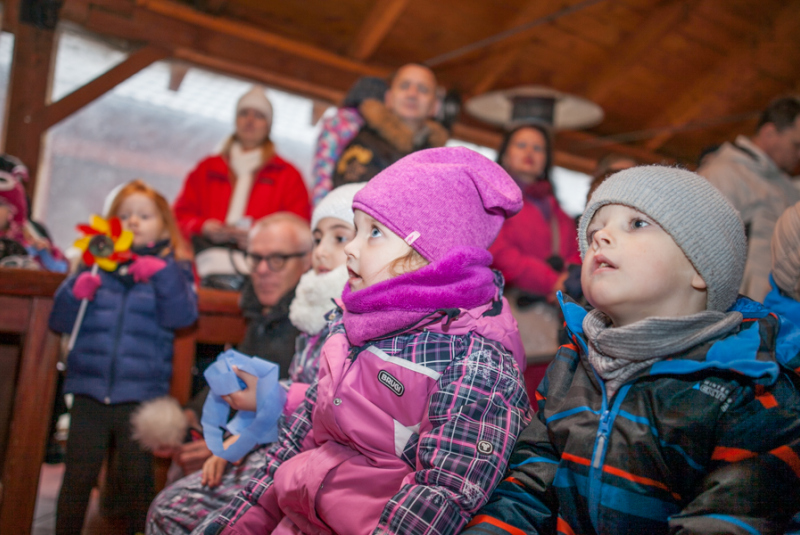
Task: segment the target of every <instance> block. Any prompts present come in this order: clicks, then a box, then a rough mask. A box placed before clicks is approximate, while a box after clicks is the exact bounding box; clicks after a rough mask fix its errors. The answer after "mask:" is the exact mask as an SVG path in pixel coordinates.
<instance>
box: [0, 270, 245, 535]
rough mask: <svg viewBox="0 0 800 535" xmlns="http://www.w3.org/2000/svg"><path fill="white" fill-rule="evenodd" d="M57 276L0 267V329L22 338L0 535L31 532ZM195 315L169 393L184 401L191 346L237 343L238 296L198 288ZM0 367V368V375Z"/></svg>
mask: <svg viewBox="0 0 800 535" xmlns="http://www.w3.org/2000/svg"><path fill="white" fill-rule="evenodd" d="M63 280H64V276H63V275H58V274H54V273H47V272H38V271H27V270H17V269H0V333H11V334H16V335H19V336H20V339H21V343H20V346H21V348H20V349H21V352H20V353H19V358H18V360H19V366H18V369H19V373H18V374H17V378H16V381H13V386H14V391H13V409H12V411H11V418H10V426H9V435H8V437H9V438H8V445H7V447H6V450H5V455H4V459H2V461H3V462H2V480H0V485H2V487H0V533H2V534H3V535H5V534H6V533H8V534H11V533H14V534H28V533H30V531H31V523H32V521H33V512H34V505H35V502H36V491H37V488H38V485H39V472H40V469H41V465H42V461H43V459H44V452H45V448H46V445H47V433H48V430H49V424H50V411H51V409H52V406H53V396H54V395H55V386H56V374H57V369H56V364H57V361H58V352H59V336H58V335H56V334H55V333H53V332H52V331H50V330H48V328H47V319H48V317H49V315H50V310H51V309H52V307H53V295H54V294H55V291H56V289H57V288H58V285H59V284H60V283H61V281H63ZM198 298H199V299H198V307H199V310H200V317H199V319H198V321H197V323H196V324H195V325H193V326H192V327H190V328H187V329H182V330H180V331H179V332H178V333H177V335H176V337H175V355H174V360H173V376H172V383H171V385H170V393H171V395H173V396H174V397H175V398H177V399H178V401H180V402H181V403H185V402H186V401H187V400H188V398H189V394H190V390H191V381H192V379H191V370H192V366H193V365H194V356H195V343H196V342H206V343H215V344H225V343H231V344H236V343H238V342H239V341H240V340H241V339H242V338H243V336H244V330H245V324H244V319H243V318H242V316H241V311H240V309H239V304H238V300H239V295H238V294H237V293H234V292H222V291H218V290H208V289H205V288H200V289H199V290H198ZM5 372H6V370H0V373H5Z"/></svg>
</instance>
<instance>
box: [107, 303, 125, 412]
mask: <svg viewBox="0 0 800 535" xmlns="http://www.w3.org/2000/svg"><path fill="white" fill-rule="evenodd" d="M127 302H128V290H125V291H124V294H123V297H122V306H121V307H120V310H119V314H118V315H117V327H116V330H115V331H114V351H113V352H112V353H111V368H110V370H109V380H108V391H107V392H106V397H105V399H104V400H103V402H104V403H105V404H106V405H110V404H111V392H113V390H114V379H116V377H115V375H116V373H117V351H118V350H119V339H120V338H121V332H120V331H121V330H122V321H123V320H124V319H125V309H126V308H127V307H126V306H125V305H126V304H127Z"/></svg>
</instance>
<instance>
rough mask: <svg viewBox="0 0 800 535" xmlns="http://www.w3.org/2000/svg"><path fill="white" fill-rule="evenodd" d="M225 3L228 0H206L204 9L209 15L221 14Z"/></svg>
mask: <svg viewBox="0 0 800 535" xmlns="http://www.w3.org/2000/svg"><path fill="white" fill-rule="evenodd" d="M227 3H228V0H207V2H206V9H207V10H208V12H209V13H213V14H215V15H216V14H219V13H222V10H223V9H225V4H227Z"/></svg>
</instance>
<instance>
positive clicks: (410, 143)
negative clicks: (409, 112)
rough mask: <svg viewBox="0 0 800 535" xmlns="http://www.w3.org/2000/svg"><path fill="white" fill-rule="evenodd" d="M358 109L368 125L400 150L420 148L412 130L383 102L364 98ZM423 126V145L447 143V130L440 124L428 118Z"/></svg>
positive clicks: (438, 145)
mask: <svg viewBox="0 0 800 535" xmlns="http://www.w3.org/2000/svg"><path fill="white" fill-rule="evenodd" d="M358 111H359V113H360V114H361V116H362V117H363V118H364V121H365V122H366V124H367V126H368V127H370V128H371V129H373V130H375V131H376V132H378V134H380V136H381V137H382V138H383V139H385V140H386V141H388V142H389V143H390V144H391V145H392V146H393V147H394V148H396V149H397V150H399V151H400V152H403V153H410V152H412V151H413V150H414V149H418V148H420V147H419V145H420V143H415V137H416V136H415V134H414V132H412V131H411V129H410V128H409V127H408V126H407V125H406V124H405V123H404V122H403V121H401V120H400V118H399V117H398V116H397V115H396V114H395V113H394V112H392V111H391V110H389V108H387V107H386V106H385V105H384V104H383V102H380V101H379V100H375V99H366V100H364V101H363V102H362V103H361V105H360V106H359V108H358ZM425 128H426V129H427V136H425V140H423V143H422V144H423V145H424V144H425V143H427V145H429V146H430V147H443V146H444V144H445V143H447V138H448V135H447V130H445V128H444V127H443V126H442V125H440V124H439V123H437V122H436V121H433V120H431V119H429V120H428V121H426V122H425Z"/></svg>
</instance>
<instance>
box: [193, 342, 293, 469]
mask: <svg viewBox="0 0 800 535" xmlns="http://www.w3.org/2000/svg"><path fill="white" fill-rule="evenodd" d="M233 366H236V367H237V368H239V369H240V370H242V371H244V372H247V373H250V374H252V375H255V376H256V377H258V385H257V386H256V411H255V412H252V411H239V412H237V413H236V416H235V417H234V418H233V419H232V420H231V421H230V422H229V421H228V417H229V416H230V410H231V408H230V406H229V405H228V404H227V403H226V402H225V401H224V400H223V399H222V396H226V395H228V394H232V393H234V392H238V391H239V390H243V389H244V388H245V386H246V385H245V383H244V381H242V380H241V379H240V378H239V377H238V376H237V375H236V374H235V373H234V372H233V369H232V367H233ZM278 372H279V368H278V365H277V364H274V363H272V362H269V361H267V360H263V359H260V358H257V357H248V356H247V355H245V354H243V353H239V352H238V351H235V350H233V349H229V350H228V351H225V352H223V353H220V354H219V356H218V357H217V360H216V361H215V362H214V363H213V364H212V365H211V366H209V367H208V368H207V369H206V371H205V374H204V375H205V377H206V381H208V385H209V387H210V388H211V392H210V393H209V395H208V397H207V398H206V402H205V405H203V418H202V424H203V435H204V436H205V439H206V444H207V445H208V448H209V449H210V450H211V451H212V453H214V455H216V456H218V457H222V458H223V459H226V460H228V461H231V462H235V461H238V460H239V459H241V458H242V457H244V456H245V455H246V454H247V453H248V452H249V451H250V450H251V449H253V447H254V446H255V445H256V444H268V443H270V442H274V441H275V440H277V438H278V419H279V418H280V415H281V413H282V412H283V405H284V404H285V403H286V390H285V389H284V388H283V387H282V386H281V385H280V383H279V382H278ZM225 429H227V430H228V431H230V432H231V433H232V434H234V435H239V439H238V440H237V441H236V442H235V443H234V444H231V445H230V446H229V447H228V448H227V449H225V447H224V446H223V444H222V435H223V431H224V430H225Z"/></svg>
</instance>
